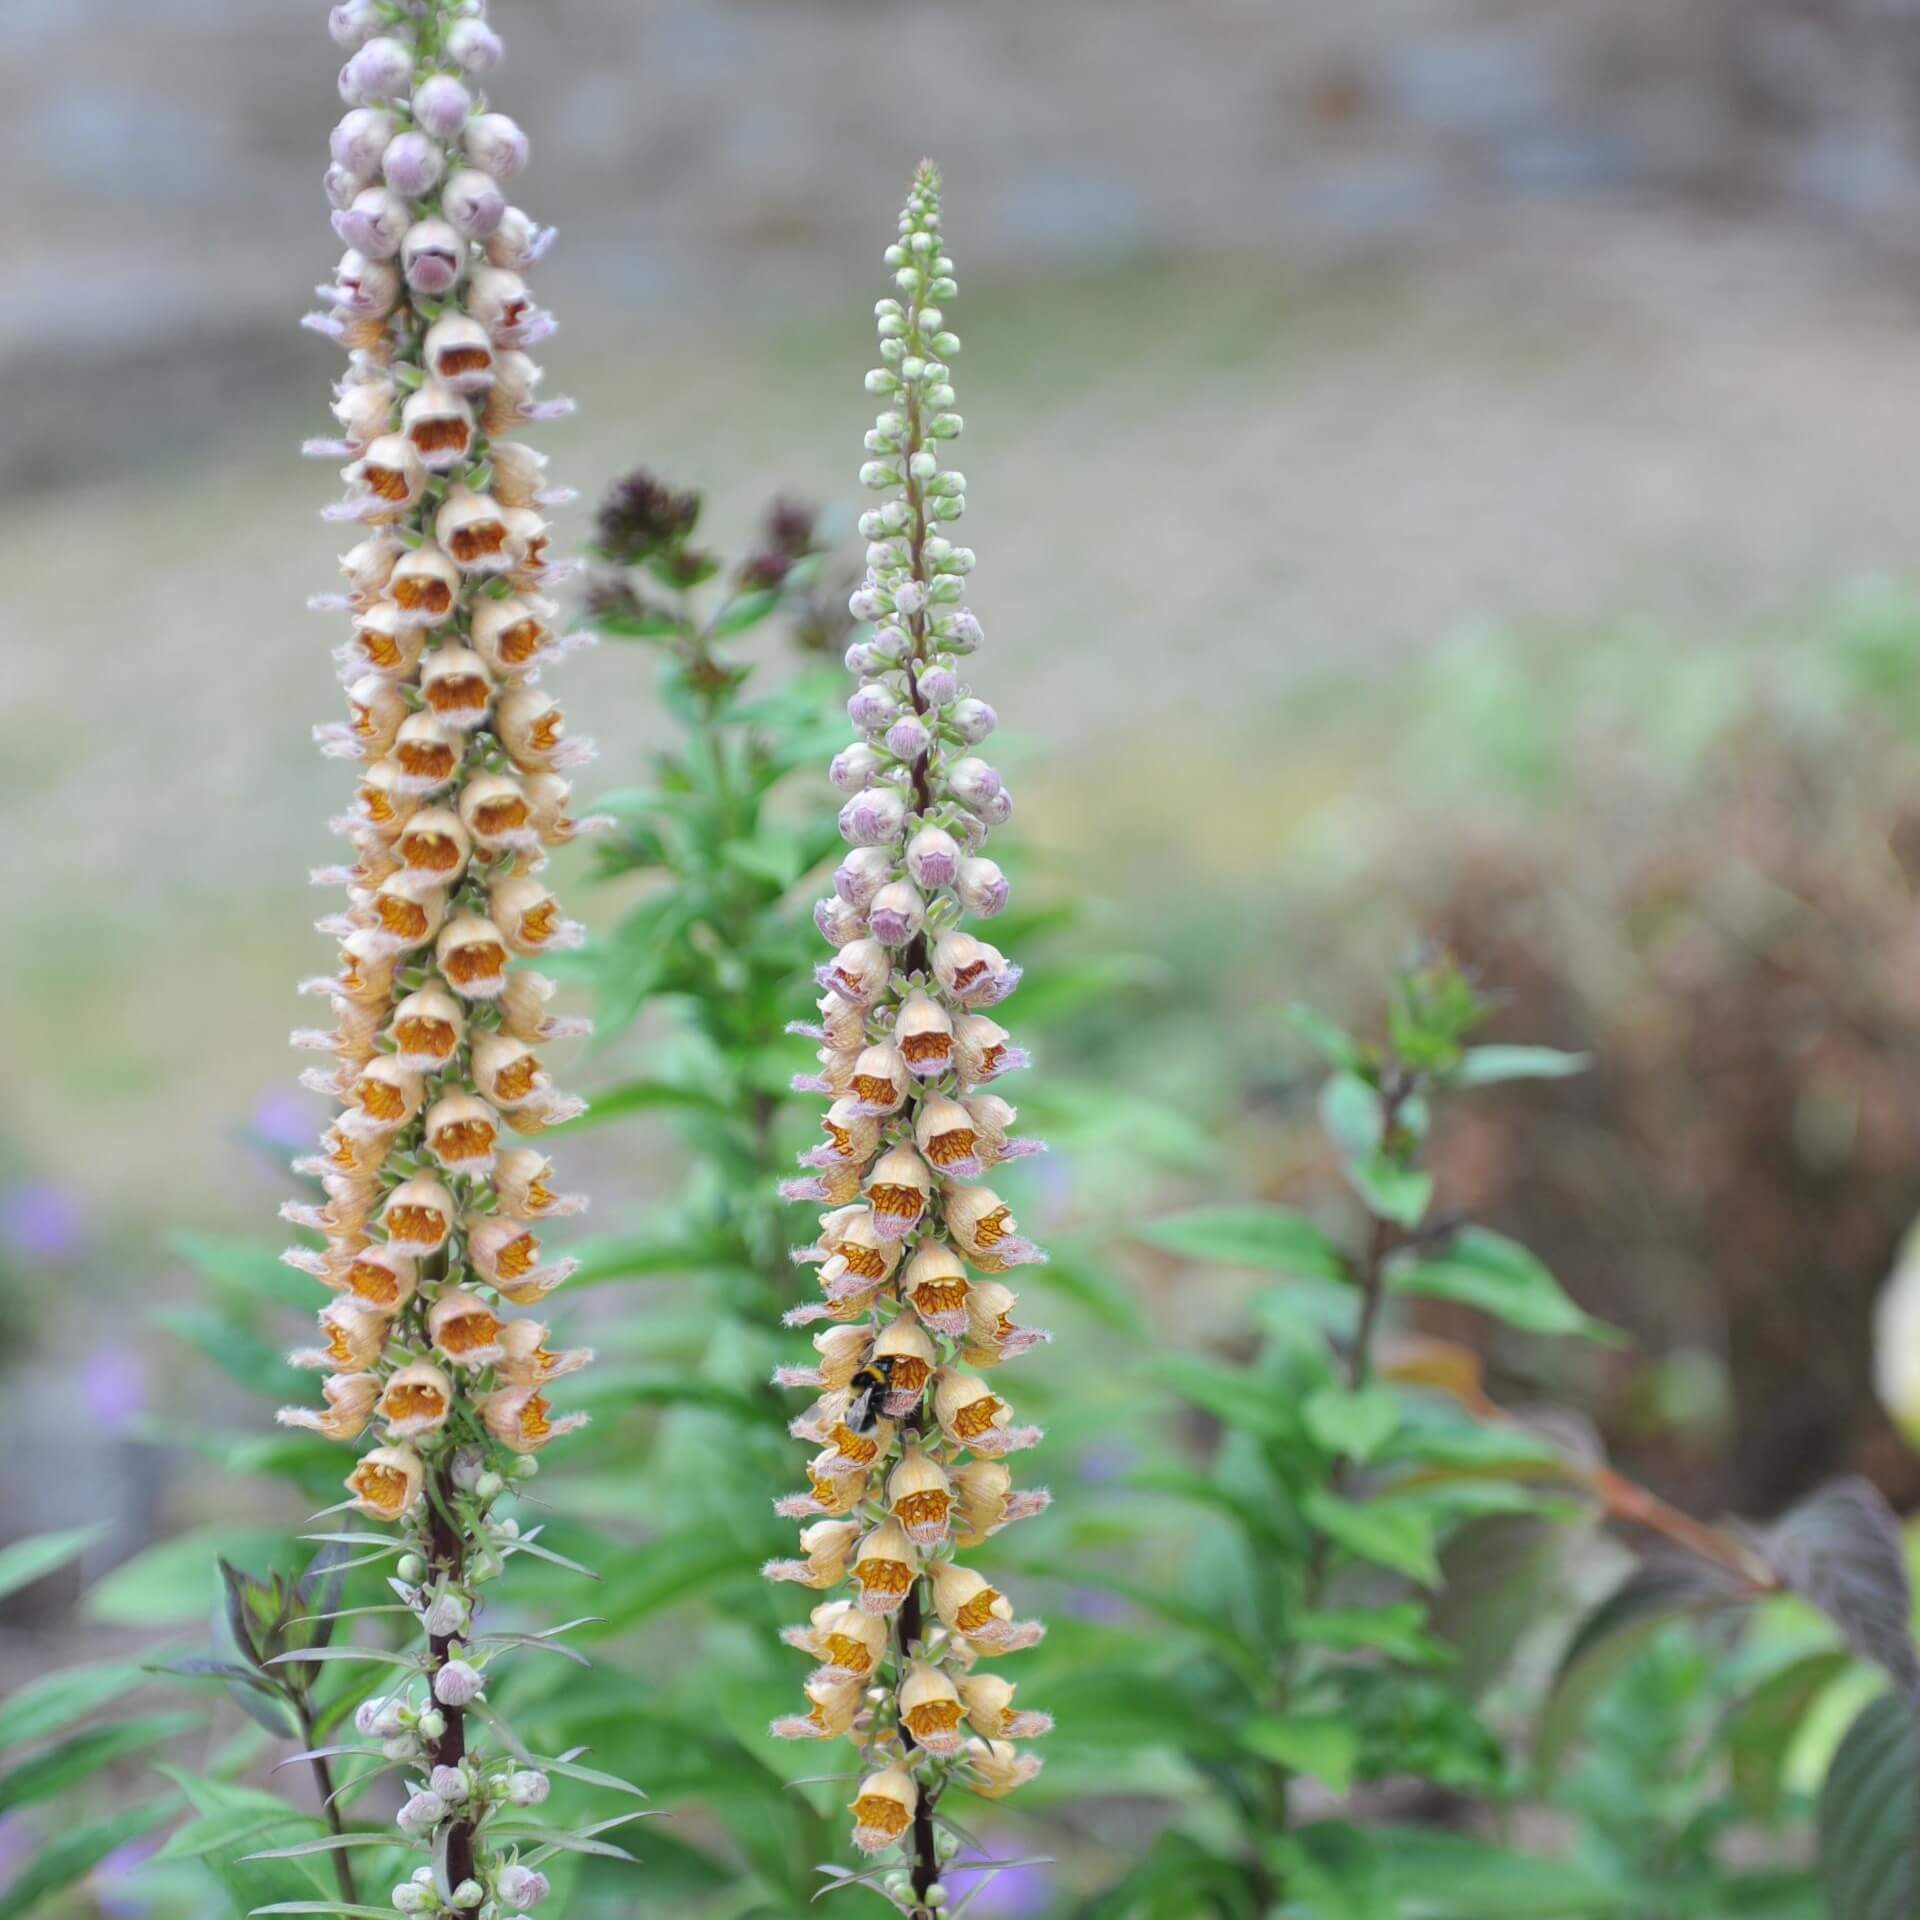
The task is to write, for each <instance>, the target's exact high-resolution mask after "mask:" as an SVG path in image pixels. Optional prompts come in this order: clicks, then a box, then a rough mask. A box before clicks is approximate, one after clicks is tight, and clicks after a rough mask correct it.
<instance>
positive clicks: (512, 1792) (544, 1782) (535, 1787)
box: [507, 1771, 553, 1807]
mask: <svg viewBox="0 0 1920 1920" xmlns="http://www.w3.org/2000/svg"><path fill="white" fill-rule="evenodd" d="M552 1791H553V1783H552V1781H550V1780H549V1779H548V1778H547V1776H546V1775H545V1774H544V1773H534V1772H530V1771H529V1772H520V1773H513V1774H509V1775H508V1776H507V1798H508V1799H509V1800H510V1801H512V1803H513V1804H514V1805H515V1806H516V1807H537V1806H540V1805H542V1804H543V1803H544V1802H545V1800H546V1797H547V1795H548V1794H550V1793H551V1792H552Z"/></svg>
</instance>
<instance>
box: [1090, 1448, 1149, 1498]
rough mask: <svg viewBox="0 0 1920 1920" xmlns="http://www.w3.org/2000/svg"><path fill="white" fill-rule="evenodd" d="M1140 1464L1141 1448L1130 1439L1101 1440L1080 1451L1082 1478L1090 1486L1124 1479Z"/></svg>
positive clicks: (1103, 1484) (1098, 1485)
mask: <svg viewBox="0 0 1920 1920" xmlns="http://www.w3.org/2000/svg"><path fill="white" fill-rule="evenodd" d="M1139 1464H1140V1449H1139V1448H1138V1447H1136V1446H1135V1445H1134V1444H1133V1443H1132V1442H1131V1441H1128V1440H1101V1441H1097V1442H1095V1444H1094V1445H1092V1446H1090V1447H1083V1448H1082V1449H1081V1451H1080V1478H1081V1480H1082V1482H1083V1483H1084V1484H1085V1485H1087V1486H1089V1487H1100V1486H1105V1485H1107V1484H1108V1483H1109V1482H1110V1481H1114V1480H1120V1479H1124V1478H1125V1476H1126V1475H1128V1474H1129V1473H1131V1472H1132V1471H1133V1470H1134V1468H1135V1467H1137V1466H1138V1465H1139Z"/></svg>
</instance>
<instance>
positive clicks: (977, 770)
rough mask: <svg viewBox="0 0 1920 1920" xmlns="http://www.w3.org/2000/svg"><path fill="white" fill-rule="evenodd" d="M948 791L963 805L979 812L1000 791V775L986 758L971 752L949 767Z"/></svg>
mask: <svg viewBox="0 0 1920 1920" xmlns="http://www.w3.org/2000/svg"><path fill="white" fill-rule="evenodd" d="M947 791H948V792H949V793H950V794H952V795H953V797H954V798H955V799H956V800H958V801H959V802H960V804H961V805H962V806H963V807H966V808H968V809H969V810H971V811H973V812H976V813H977V812H978V811H979V810H980V808H981V807H982V806H985V805H988V804H990V803H991V802H992V800H993V799H994V797H995V796H996V795H997V794H998V793H999V791H1000V776H999V774H998V773H996V772H995V771H994V769H993V768H992V767H990V766H988V765H987V763H986V762H985V761H984V760H980V759H976V758H974V757H973V756H972V755H971V754H969V755H968V756H967V757H966V758H964V759H960V760H956V761H955V762H954V763H953V764H952V766H950V767H949V768H948V769H947Z"/></svg>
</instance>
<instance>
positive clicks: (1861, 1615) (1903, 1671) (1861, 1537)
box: [1757, 1478, 1920, 1703]
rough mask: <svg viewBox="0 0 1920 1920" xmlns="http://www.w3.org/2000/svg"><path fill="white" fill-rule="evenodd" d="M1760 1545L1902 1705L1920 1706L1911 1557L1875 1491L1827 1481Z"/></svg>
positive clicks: (1852, 1482) (1854, 1482) (1864, 1484)
mask: <svg viewBox="0 0 1920 1920" xmlns="http://www.w3.org/2000/svg"><path fill="white" fill-rule="evenodd" d="M1757 1545H1758V1547H1759V1550H1760V1555H1761V1557H1762V1559H1764V1560H1765V1561H1766V1563H1767V1565H1768V1566H1769V1567H1770V1568H1771V1569H1772V1570H1773V1572H1774V1573H1775V1574H1776V1575H1778V1577H1779V1579H1780V1580H1781V1582H1782V1584H1783V1585H1785V1586H1787V1587H1790V1588H1791V1589H1792V1590H1793V1591H1794V1592H1795V1593H1797V1594H1799V1595H1800V1597H1801V1598H1802V1599H1803V1600H1807V1601H1810V1602H1811V1603H1812V1604H1813V1605H1814V1606H1816V1607H1818V1608H1819V1609H1820V1611H1821V1612H1822V1613H1824V1614H1825V1615H1826V1616H1827V1618H1828V1619H1829V1620H1831V1621H1832V1622H1833V1623H1834V1625H1835V1626H1837V1627H1838V1628H1839V1629H1840V1632H1841V1634H1842V1636H1843V1637H1844V1638H1845V1640H1846V1643H1847V1645H1848V1646H1849V1647H1851V1648H1852V1649H1853V1651H1854V1652H1855V1653H1856V1654H1858V1655H1859V1656H1860V1658H1861V1659H1863V1660H1870V1661H1872V1662H1873V1664H1874V1665H1875V1666H1877V1667H1879V1668H1881V1669H1882V1670H1883V1671H1884V1672H1885V1673H1886V1674H1887V1675H1888V1677H1889V1678H1890V1679H1891V1680H1892V1681H1893V1684H1894V1685H1895V1686H1896V1687H1897V1688H1898V1689H1899V1690H1900V1694H1901V1696H1902V1698H1904V1699H1906V1700H1907V1701H1909V1702H1914V1703H1920V1655H1916V1654H1915V1652H1914V1645H1913V1588H1912V1585H1911V1583H1910V1582H1909V1581H1908V1578H1907V1557H1906V1551H1905V1547H1904V1544H1903V1542H1902V1540H1901V1537H1900V1523H1899V1521H1898V1520H1897V1519H1895V1517H1894V1513H1893V1509H1892V1508H1891V1507H1889V1506H1888V1505H1887V1503H1886V1500H1885V1498H1884V1497H1883V1496H1882V1495H1881V1493H1880V1490H1879V1489H1878V1488H1877V1487H1875V1486H1874V1485H1873V1484H1872V1483H1871V1482H1870V1481H1867V1480H1861V1479H1858V1478H1849V1479H1844V1480H1833V1481H1829V1482H1828V1484H1827V1485H1825V1486H1824V1487H1820V1488H1818V1489H1817V1490H1816V1491H1814V1492H1813V1493H1811V1494H1809V1495H1808V1496H1807V1498H1806V1499H1804V1500H1803V1501H1801V1502H1800V1504H1799V1505H1798V1506H1796V1507H1792V1508H1790V1509H1789V1510H1788V1511H1787V1513H1786V1514H1785V1515H1784V1516H1783V1517H1782V1518H1781V1519H1779V1520H1778V1521H1776V1522H1775V1523H1774V1524H1773V1525H1772V1526H1771V1527H1769V1528H1767V1529H1766V1531H1765V1532H1764V1533H1762V1534H1761V1535H1760V1536H1759V1538H1758V1541H1757Z"/></svg>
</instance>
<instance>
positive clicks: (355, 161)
mask: <svg viewBox="0 0 1920 1920" xmlns="http://www.w3.org/2000/svg"><path fill="white" fill-rule="evenodd" d="M397 131H398V128H397V127H396V126H395V125H394V120H393V115H392V114H390V113H387V112H386V111H384V110H383V109H382V108H379V107H355V108H353V109H352V111H351V112H348V113H346V114H343V115H342V116H341V119H340V124H339V125H338V126H336V127H335V128H334V130H333V134H332V137H331V139H330V140H329V142H328V149H329V151H330V152H331V153H332V155H333V163H334V165H335V166H337V167H340V168H343V169H344V170H345V171H346V172H348V173H350V174H352V175H353V177H354V178H355V179H356V180H358V181H360V182H361V184H362V185H365V184H366V182H367V181H369V180H371V179H372V178H373V177H374V175H375V174H377V173H378V172H379V171H380V156H381V155H382V154H383V153H385V152H386V150H387V144H388V142H389V141H391V140H392V138H393V136H394V134H395V133H396V132H397Z"/></svg>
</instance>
